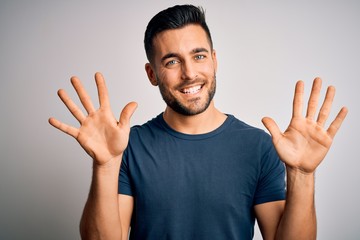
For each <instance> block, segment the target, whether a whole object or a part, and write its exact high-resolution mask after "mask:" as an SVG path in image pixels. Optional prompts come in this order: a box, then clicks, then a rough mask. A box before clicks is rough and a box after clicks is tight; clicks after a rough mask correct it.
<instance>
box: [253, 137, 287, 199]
mask: <svg viewBox="0 0 360 240" xmlns="http://www.w3.org/2000/svg"><path fill="white" fill-rule="evenodd" d="M263 149H264V151H263V154H262V159H261V171H260V177H259V181H258V185H257V188H256V193H255V197H254V205H257V204H261V203H266V202H272V201H279V200H284V199H285V197H286V193H285V166H284V163H283V162H282V161H281V160H280V159H279V156H278V154H277V152H276V150H275V148H274V145H273V143H272V141H271V137H270V136H269V135H267V137H266V138H265V141H264V148H263Z"/></svg>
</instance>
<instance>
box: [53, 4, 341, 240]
mask: <svg viewBox="0 0 360 240" xmlns="http://www.w3.org/2000/svg"><path fill="white" fill-rule="evenodd" d="M145 50H146V54H147V57H148V60H149V63H147V64H146V65H145V70H146V73H147V76H148V78H149V80H150V82H151V84H152V85H153V86H158V87H159V90H160V93H161V95H162V98H163V99H164V101H165V103H166V105H167V106H166V109H165V111H164V113H163V114H162V118H163V123H164V125H165V124H166V125H167V126H168V127H169V129H172V131H174V132H177V133H179V134H187V135H202V134H211V133H212V132H214V131H216V129H221V128H222V126H224V124H225V125H226V121H227V119H229V117H228V116H227V115H225V114H224V113H222V112H221V111H219V110H218V109H217V108H216V107H215V103H214V99H213V97H214V95H215V90H216V72H217V65H218V64H217V58H216V51H215V50H214V48H213V43H212V40H211V35H210V31H209V29H208V27H207V24H206V22H205V17H204V12H203V11H202V10H201V9H199V8H196V7H194V6H191V5H183V6H174V7H172V8H168V9H166V10H164V11H162V12H160V13H158V14H157V15H156V16H155V17H154V18H153V19H152V20H151V21H150V22H149V25H148V27H147V30H146V32H145ZM95 79H96V83H97V88H98V93H99V100H100V108H99V109H95V108H94V106H93V104H92V103H91V101H90V97H89V95H88V94H87V93H86V91H85V90H84V88H83V87H82V85H81V82H80V80H79V79H78V78H76V77H73V78H72V79H71V81H72V84H73V85H74V88H75V90H76V91H77V93H78V95H79V98H80V101H81V103H82V104H83V106H84V108H85V110H86V111H87V113H88V115H87V116H86V115H85V114H83V113H82V111H81V110H80V109H79V107H78V106H76V104H75V103H74V102H73V101H72V100H71V99H70V98H69V96H68V95H67V94H66V92H65V91H64V90H59V92H58V93H59V96H60V98H61V99H62V101H63V102H64V103H65V105H66V106H67V107H68V108H69V110H70V112H71V113H72V114H73V115H74V117H75V118H76V119H77V120H78V121H79V122H80V124H81V126H80V127H79V128H75V127H72V126H68V125H66V124H64V123H61V122H60V121H58V120H56V119H54V118H50V120H49V121H50V124H52V125H53V126H54V127H56V128H58V129H60V130H61V131H63V132H65V133H67V134H69V135H71V136H73V137H74V138H76V139H77V141H78V142H79V143H80V145H81V146H82V147H83V148H84V149H85V151H86V152H87V153H88V154H89V155H90V156H91V157H92V158H93V166H94V167H93V178H92V182H91V188H90V193H89V197H88V200H87V203H86V205H85V208H84V212H83V216H82V219H81V224H80V229H81V235H82V237H83V238H85V239H127V238H128V233H129V229H130V224H131V220H132V219H133V223H136V221H141V219H140V220H139V219H136V220H134V217H136V216H137V212H136V211H138V208H137V207H138V206H137V202H136V201H137V199H136V197H137V195H136V194H138V193H141V186H136V189H132V191H133V192H132V194H133V195H132V196H129V193H128V192H126V190H125V189H124V192H122V191H123V190H122V188H123V187H122V186H123V185H122V184H120V186H118V178H119V171H120V165H121V163H122V159H123V155H124V151H125V149H126V148H127V146H128V141H129V134H130V118H131V116H132V114H133V113H134V111H135V108H136V104H135V103H129V104H128V105H126V106H125V108H124V109H123V110H122V112H121V115H120V118H119V120H117V119H115V118H114V116H113V114H112V112H111V108H110V104H109V97H108V93H107V89H106V86H105V82H104V79H103V77H102V75H101V74H99V73H97V74H96V75H95ZM303 85H304V84H303V82H302V81H299V82H298V83H297V84H296V87H295V94H294V101H293V114H292V118H291V121H290V124H289V127H288V128H287V129H286V130H285V131H284V132H281V131H280V129H279V128H278V127H277V125H276V123H275V122H274V121H273V120H272V119H270V118H263V123H264V125H265V127H266V128H267V129H268V130H269V132H270V134H271V136H272V143H273V147H274V149H275V150H276V152H277V154H276V155H277V156H279V158H280V160H281V161H282V162H283V163H284V164H285V166H286V180H287V183H286V184H287V187H286V190H287V192H286V200H280V201H277V200H279V199H270V200H268V201H265V202H258V204H256V202H255V204H254V203H252V205H250V204H249V205H248V206H251V209H249V208H247V211H248V212H250V211H252V212H253V214H254V215H251V217H250V218H252V217H253V216H255V217H256V219H257V221H258V224H259V227H260V230H261V233H262V236H263V238H264V239H275V238H276V239H307V240H308V239H315V238H316V214H315V207H314V172H315V169H316V167H317V166H318V165H319V164H320V162H321V161H322V160H323V159H324V157H325V155H326V153H327V152H328V150H329V148H330V146H331V143H332V140H333V138H334V136H335V134H336V132H337V130H338V129H339V128H340V126H341V123H342V122H343V120H344V119H345V117H346V113H347V109H346V108H342V109H341V110H340V112H339V113H338V115H337V116H336V118H335V120H334V121H333V122H332V123H331V124H330V126H329V127H328V128H327V129H325V128H324V124H325V122H326V120H327V118H328V116H329V113H330V107H331V104H332V101H333V98H334V94H335V89H334V87H329V88H328V90H327V93H326V96H325V100H324V102H323V105H322V107H321V108H320V111H319V115H318V117H317V118H316V119H315V114H316V110H317V103H318V98H319V95H320V88H321V80H320V79H319V78H316V79H315V80H314V83H313V88H312V90H311V94H310V99H309V104H308V108H307V112H306V116H305V117H303V116H302V107H303V92H304V86H303ZM135 132H136V131H135ZM240 135H241V134H240ZM237 137H238V138H239V135H237ZM132 138H133V136H132V137H131V141H132ZM247 140H248V141H247V143H246V144H250V145H254V144H253V142H252V141H251V138H250V139H249V138H248V139H247ZM239 141H240V140H239ZM241 141H242V139H241ZM241 141H240V142H241ZM232 143H233V139H232V138H230V139H228V140H227V144H232ZM137 144H138V143H132V142H131V143H130V146H129V147H131V148H132V147H133V146H137ZM147 144H150V143H147ZM220 145H221V144H220ZM250 145H249V146H250ZM222 146H226V144H223V145H222ZM261 146H262V145H261V144H259V143H256V144H255V145H254V148H255V149H256V148H258V147H260V148H261ZM267 146H268V144H267ZM249 148H250V149H251V148H252V147H249ZM174 151H175V150H174ZM176 151H177V152H179V151H181V149H177V150H176ZM212 151H213V149H209V152H212ZM129 152H131V151H129V150H127V154H128V153H129ZM235 152H236V151H235ZM246 152H247V153H248V152H249V153H251V152H253V151H248V150H246ZM238 154H240V155H241V154H242V153H240V152H238ZM177 156H179V154H177ZM124 159H128V160H125V161H124V164H125V163H126V161H128V165H131V164H134V163H136V162H139V163H141V160H142V159H137V158H136V159H135V161H134V162H132V161H130V159H131V158H128V157H127V156H124ZM199 159H201V158H199ZM254 159H255V161H254V160H253V159H251V160H249V159H248V160H247V162H246V163H245V165H248V164H250V166H251V163H254V162H255V163H256V162H258V161H260V160H259V159H260V158H256V157H254ZM183 160H184V159H183ZM204 160H205V159H201V161H204ZM213 160H214V159H213ZM271 161H273V160H271ZM277 162H278V161H277ZM212 164H213V165H212ZM212 164H209V165H208V164H206V163H205V162H203V167H204V169H207V170H208V171H210V170H211V169H212V168H213V167H214V166H215V165H216V164H218V162H214V161H213V163H212ZM214 164H215V165H214ZM221 166H224V165H221ZM225 166H226V165H225ZM179 167H181V166H179ZM219 167H220V166H219ZM236 167H238V169H239V171H240V172H241V167H239V166H236ZM198 168H199V166H198V167H197V169H198ZM260 168H261V167H260ZM130 170H131V167H130ZM174 172H176V174H181V173H184V171H181V169H180V168H179V169H174ZM197 172H199V171H197ZM252 172H253V173H254V176H253V175H251V176H249V179H251V178H254V179H256V177H259V176H261V174H260V175H258V176H256V174H258V173H259V168H257V169H256V170H253V171H252ZM132 173H133V172H132ZM132 173H131V174H132ZM142 173H143V172H141V174H142ZM144 173H145V172H144ZM195 174H196V173H195V172H193V175H195ZM210 175H211V174H210ZM129 176H130V177H131V175H129ZM144 176H146V175H144ZM164 176H166V174H165V175H164ZM203 176H204V172H203ZM211 176H214V177H216V174H215V175H211ZM230 176H236V177H239V176H237V175H236V174H234V173H233V174H232V175H230ZM194 177H197V176H194ZM139 178H141V175H140V177H139ZM139 178H138V179H139ZM260 178H261V177H260ZM200 179H204V177H202V178H200ZM223 179H226V178H223ZM237 180H238V181H237V182H236V184H240V185H241V184H242V181H241V179H240V180H239V179H237ZM258 180H259V178H258ZM149 181H151V179H149ZM199 181H200V182H201V181H203V180H199ZM254 181H255V180H254ZM193 183H195V181H194V182H193ZM135 184H136V183H135ZM145 184H151V182H146V183H145ZM195 184H198V183H195ZM246 184H247V183H246ZM224 185H226V184H224ZM249 185H250V186H252V190H251V191H253V192H254V191H255V194H254V196H255V195H256V190H254V188H257V187H258V185H256V184H251V183H250V184H249ZM201 186H202V185H201ZM234 186H235V185H234ZM118 187H120V193H121V194H118ZM228 187H229V186H228ZM207 189H208V188H206V185H204V188H203V189H202V191H204V190H207ZM230 189H231V186H230ZM199 191H201V189H200V190H199ZM241 191H243V190H241ZM251 191H250V192H251ZM220 192H221V191H220ZM172 194H174V192H172ZM130 195H131V194H130ZM151 196H152V197H156V196H157V195H156V194H154V195H151ZM159 196H164V193H161V192H159ZM209 196H210V197H212V198H218V200H219V202H218V203H220V204H217V207H219V206H220V205H221V203H224V202H226V200H227V196H226V195H225V194H224V193H223V194H219V195H216V194H215V193H212V192H211V193H209ZM234 196H236V194H235V195H234ZM250 196H251V195H250ZM254 199H255V198H254ZM140 200H142V199H140ZM144 204H146V203H143V205H144ZM198 204H200V203H198ZM208 204H209V203H208ZM167 206H169V205H167ZM220 208H221V207H220ZM200 209H201V208H200ZM143 210H144V208H143ZM147 210H149V209H147ZM223 210H224V211H225V212H226V206H224V209H223ZM145 211H146V209H145ZM141 214H146V212H145V213H141ZM153 214H154V213H152V215H153ZM204 214H205V215H203V216H200V217H204V218H205V217H206V216H207V215H206V214H208V213H204ZM245 215H246V214H245ZM184 217H186V216H184ZM223 217H224V218H226V219H225V221H226V220H227V216H223ZM229 218H230V217H229ZM185 220H186V219H185ZM192 220H193V219H189V221H192ZM134 221H135V222H134ZM138 223H139V222H137V223H136V224H138ZM234 224H236V223H234ZM141 227H144V228H146V227H147V226H141ZM251 229H252V227H251ZM249 232H251V230H249ZM248 236H251V234H250V235H248Z"/></svg>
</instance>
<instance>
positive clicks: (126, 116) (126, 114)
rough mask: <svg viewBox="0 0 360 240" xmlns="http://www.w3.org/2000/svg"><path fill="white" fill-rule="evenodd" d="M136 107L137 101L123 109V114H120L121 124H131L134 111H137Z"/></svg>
mask: <svg viewBox="0 0 360 240" xmlns="http://www.w3.org/2000/svg"><path fill="white" fill-rule="evenodd" d="M136 108H137V103H136V102H130V103H128V104H127V105H126V106H125V107H124V108H123V110H122V111H121V114H120V119H119V125H120V126H124V125H125V126H126V125H130V118H131V116H132V115H133V113H134V112H135V109H136Z"/></svg>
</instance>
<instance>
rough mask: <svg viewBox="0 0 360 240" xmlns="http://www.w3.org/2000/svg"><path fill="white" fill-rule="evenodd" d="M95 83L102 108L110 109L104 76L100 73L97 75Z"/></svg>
mask: <svg viewBox="0 0 360 240" xmlns="http://www.w3.org/2000/svg"><path fill="white" fill-rule="evenodd" d="M95 81H96V86H97V90H98V96H99V103H100V107H109V106H110V101H109V95H108V91H107V88H106V84H105V80H104V77H103V75H102V74H101V73H99V72H97V73H95Z"/></svg>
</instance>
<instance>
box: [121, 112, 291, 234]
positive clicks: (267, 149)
mask: <svg viewBox="0 0 360 240" xmlns="http://www.w3.org/2000/svg"><path fill="white" fill-rule="evenodd" d="M284 177H285V169H284V166H283V164H282V162H281V161H280V160H279V158H278V156H277V154H276V151H275V149H274V147H273V144H272V142H271V138H270V137H269V135H268V134H266V133H265V132H264V131H262V130H259V129H256V128H254V127H251V126H249V125H247V124H245V123H243V122H241V121H239V120H237V119H236V118H235V117H234V116H232V115H228V116H227V119H226V120H225V122H224V123H223V124H222V125H221V126H220V127H218V128H217V129H215V130H213V131H211V132H209V133H204V134H183V133H180V132H177V131H175V130H173V129H172V128H170V127H169V126H168V125H167V124H166V122H165V121H164V119H163V117H162V114H160V115H158V116H157V117H156V118H154V119H153V120H151V121H149V122H147V123H146V124H144V125H142V126H135V127H133V128H132V130H131V133H130V139H129V144H128V147H127V149H126V151H125V153H124V157H123V161H122V166H121V171H120V177H119V193H120V194H126V195H129V196H131V197H133V198H134V210H133V216H132V221H131V235H130V239H251V238H252V236H253V231H254V221H255V215H254V206H255V205H258V204H264V203H267V202H272V201H281V200H284V199H285V183H284Z"/></svg>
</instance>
